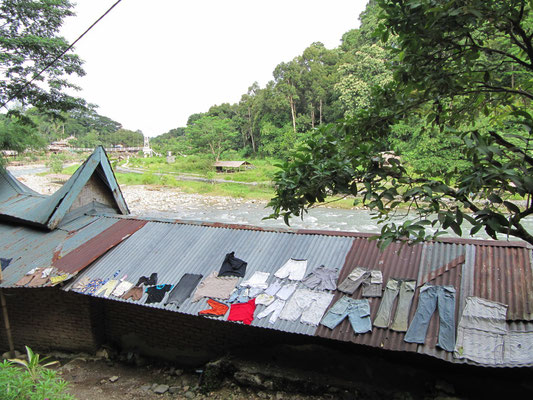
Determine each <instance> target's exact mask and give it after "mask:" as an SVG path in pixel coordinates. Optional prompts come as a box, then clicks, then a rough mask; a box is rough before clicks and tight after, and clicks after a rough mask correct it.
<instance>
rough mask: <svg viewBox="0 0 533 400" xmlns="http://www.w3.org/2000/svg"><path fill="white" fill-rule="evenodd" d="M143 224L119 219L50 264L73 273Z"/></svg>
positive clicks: (143, 222)
mask: <svg viewBox="0 0 533 400" xmlns="http://www.w3.org/2000/svg"><path fill="white" fill-rule="evenodd" d="M145 224H146V222H145V221H137V220H126V219H123V220H119V221H117V222H116V223H114V224H113V225H111V226H110V227H109V228H107V229H106V230H104V231H103V232H100V233H99V234H98V235H96V236H94V237H92V238H91V239H89V240H88V241H87V242H85V243H83V244H82V245H81V246H79V247H76V248H75V249H74V250H72V251H71V252H69V253H68V254H66V255H65V256H63V257H60V258H58V259H57V260H55V261H54V262H53V263H52V266H53V267H56V268H57V269H58V270H59V271H61V272H67V273H69V274H75V273H77V272H79V271H80V270H82V269H83V268H85V267H87V266H88V265H89V264H91V263H92V262H93V261H94V260H96V259H97V258H98V257H100V256H101V255H103V254H105V253H106V252H107V251H108V250H109V249H111V248H113V247H115V246H116V245H117V244H119V243H120V242H122V241H123V240H125V239H127V238H128V237H129V236H130V235H132V234H133V233H135V232H136V231H138V230H139V229H140V228H142V227H143V226H144V225H145ZM93 232H94V230H93Z"/></svg>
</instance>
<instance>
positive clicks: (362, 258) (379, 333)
mask: <svg viewBox="0 0 533 400" xmlns="http://www.w3.org/2000/svg"><path fill="white" fill-rule="evenodd" d="M421 254H422V245H414V246H407V245H403V246H402V245H401V244H399V243H392V244H391V245H389V246H388V247H387V248H386V249H385V251H383V252H382V251H380V250H379V249H378V247H377V242H376V241H369V240H368V239H365V238H359V239H355V240H354V242H353V245H352V248H351V249H350V251H349V253H348V254H347V256H346V259H345V262H344V267H343V269H342V271H341V272H340V275H339V282H342V281H343V280H344V279H345V278H346V277H347V276H348V274H349V273H350V272H351V271H352V270H353V269H354V268H355V267H356V266H360V267H365V268H369V269H377V270H380V271H382V273H383V281H384V282H385V283H386V282H387V280H388V279H389V278H392V277H395V278H410V279H417V277H418V272H419V269H418V267H419V265H420V259H421ZM343 295H344V294H342V293H339V292H337V294H336V295H335V298H334V299H333V302H332V303H331V305H333V304H335V302H336V301H337V300H338V299H339V298H340V297H342V296H343ZM351 297H352V298H361V291H360V290H357V291H356V292H355V294H354V295H352V296H351ZM369 301H370V310H371V319H372V321H373V320H374V318H375V316H376V314H377V310H378V308H379V305H380V303H381V298H370V299H369ZM411 314H412V315H414V311H413V308H412V310H411ZM412 315H411V318H412ZM316 335H317V336H321V337H325V338H330V339H335V340H342V341H348V342H353V343H357V344H363V345H367V346H373V347H379V348H383V349H387V350H405V351H416V345H414V344H410V343H405V342H404V341H403V336H404V334H403V333H399V332H394V331H392V330H390V329H380V328H373V330H372V332H369V333H365V334H362V335H361V334H359V335H356V334H354V332H353V330H352V327H351V325H350V322H349V321H348V319H345V320H344V321H343V322H341V323H340V324H339V325H338V326H337V327H336V328H335V329H333V330H331V329H329V328H326V327H325V326H323V325H319V327H318V329H317V331H316Z"/></svg>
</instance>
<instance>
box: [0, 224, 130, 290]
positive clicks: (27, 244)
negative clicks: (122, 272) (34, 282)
mask: <svg viewBox="0 0 533 400" xmlns="http://www.w3.org/2000/svg"><path fill="white" fill-rule="evenodd" d="M80 219H81V220H83V222H84V224H85V226H86V227H85V228H84V229H80V230H73V231H70V232H67V231H65V230H62V229H56V230H54V231H43V230H38V229H34V228H31V227H26V226H14V225H11V224H5V223H0V254H1V255H2V257H4V258H13V260H12V261H11V263H10V264H9V266H8V267H7V268H6V269H5V270H4V271H3V273H2V279H3V280H2V282H1V283H0V287H4V288H8V287H14V285H15V283H16V282H17V281H18V280H19V279H20V278H22V276H23V275H24V274H25V273H26V272H28V271H29V270H31V269H33V268H43V267H44V268H46V267H49V266H51V265H52V264H53V263H54V262H55V261H57V260H58V259H59V257H64V258H66V259H67V260H68V259H69V257H65V256H68V255H69V253H71V252H72V251H73V250H75V249H76V248H78V247H79V246H80V244H81V243H85V242H87V241H90V240H91V239H92V238H94V237H96V236H97V235H99V234H101V233H102V232H104V231H105V230H106V229H108V228H110V227H112V226H113V225H115V224H116V223H117V222H121V220H118V219H115V218H107V217H98V216H80ZM71 223H72V224H74V223H75V221H72V222H71ZM136 224H138V221H136ZM93 250H94V249H93ZM93 260H94V259H93ZM80 262H81V261H79V260H76V263H77V264H76V265H79V264H80Z"/></svg>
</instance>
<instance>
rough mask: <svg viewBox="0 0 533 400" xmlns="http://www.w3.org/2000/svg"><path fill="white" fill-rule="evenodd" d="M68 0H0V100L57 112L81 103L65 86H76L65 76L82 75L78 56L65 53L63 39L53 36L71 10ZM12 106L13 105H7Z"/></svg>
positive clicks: (73, 87)
mask: <svg viewBox="0 0 533 400" xmlns="http://www.w3.org/2000/svg"><path fill="white" fill-rule="evenodd" d="M72 8H73V4H72V3H71V2H70V1H68V0H53V1H51V0H5V1H2V3H1V4H0V49H1V50H0V53H1V57H0V66H1V67H2V75H3V79H2V80H1V81H0V103H1V104H2V105H6V104H7V103H8V102H9V101H11V100H16V101H18V103H19V104H21V105H22V106H24V107H26V106H29V105H32V106H34V107H36V108H37V109H39V110H40V111H42V112H45V113H48V114H52V115H56V116H57V115H59V114H60V113H61V112H63V111H69V110H72V109H74V108H77V107H80V106H83V105H84V102H83V101H82V100H81V99H78V98H75V97H72V96H70V95H69V94H67V93H66V92H65V89H76V87H75V86H74V85H73V84H71V83H69V82H68V81H67V80H66V79H65V76H67V75H72V74H76V75H79V76H82V75H84V74H85V73H84V71H83V69H82V61H81V60H80V59H79V57H78V56H77V55H75V54H65V55H63V56H62V57H61V58H59V59H58V60H56V58H57V57H58V56H60V55H61V53H62V52H64V51H65V50H66V49H67V48H68V46H69V44H68V43H67V41H66V40H65V39H64V38H63V37H61V36H59V35H58V33H59V29H60V28H61V25H62V23H63V20H64V19H65V18H66V17H68V16H71V15H73V12H72ZM12 111H15V112H16V111H17V110H12Z"/></svg>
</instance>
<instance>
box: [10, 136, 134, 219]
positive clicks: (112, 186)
mask: <svg viewBox="0 0 533 400" xmlns="http://www.w3.org/2000/svg"><path fill="white" fill-rule="evenodd" d="M93 174H96V175H97V176H99V177H100V179H101V180H102V182H103V183H104V184H105V185H106V186H107V187H108V188H109V190H110V192H111V193H112V196H113V198H114V200H115V202H116V205H117V210H119V211H120V212H122V213H123V214H128V213H129V210H128V207H127V205H126V202H125V200H124V198H123V196H122V193H121V191H120V188H119V186H118V183H117V182H116V179H115V175H114V173H113V170H112V169H111V165H110V164H109V160H108V158H107V155H106V153H105V150H104V149H103V147H102V146H98V147H97V148H96V149H95V151H94V152H93V154H92V155H91V156H90V157H89V158H88V159H87V160H85V162H84V163H83V164H82V165H81V166H80V167H79V168H78V169H77V170H76V172H75V173H74V174H73V175H72V176H71V178H70V179H69V180H68V181H67V182H66V183H65V184H64V185H63V186H62V187H61V188H60V189H59V190H58V191H57V192H55V193H54V194H52V195H51V196H44V195H40V194H37V193H35V192H34V191H33V190H31V189H29V188H28V187H27V186H25V185H23V184H22V183H20V182H18V181H17V180H16V179H15V178H14V177H13V175H11V173H9V172H8V171H6V170H0V175H2V178H1V179H0V192H2V193H7V194H2V196H1V197H0V200H1V203H0V218H2V219H4V220H8V221H17V222H19V223H27V224H30V225H34V226H39V227H43V228H47V229H54V228H55V227H56V226H58V224H59V223H60V222H61V220H62V219H63V218H64V217H65V215H66V214H67V213H68V212H69V210H70V208H71V206H72V204H73V203H74V201H75V200H76V198H77V197H78V195H79V194H80V192H81V190H82V189H83V187H84V186H85V184H86V183H87V182H88V181H89V179H90V178H91V176H93Z"/></svg>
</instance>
